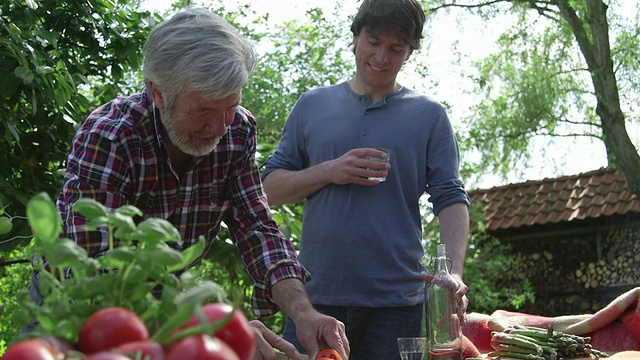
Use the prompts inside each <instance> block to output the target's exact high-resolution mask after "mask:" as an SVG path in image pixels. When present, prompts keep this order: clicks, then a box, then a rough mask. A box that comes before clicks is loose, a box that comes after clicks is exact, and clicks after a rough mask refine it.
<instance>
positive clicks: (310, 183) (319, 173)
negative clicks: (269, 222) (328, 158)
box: [263, 162, 331, 206]
mask: <svg viewBox="0 0 640 360" xmlns="http://www.w3.org/2000/svg"><path fill="white" fill-rule="evenodd" d="M330 183H331V174H330V163H329V162H325V163H321V164H318V165H315V166H312V167H309V168H306V169H304V170H297V171H294V170H285V169H277V170H274V171H273V172H271V173H270V174H269V175H267V177H266V178H265V179H264V181H263V186H264V191H265V193H266V194H267V200H268V201H269V205H272V206H273V205H281V204H294V203H298V202H300V201H302V200H303V199H304V198H306V197H307V196H309V195H311V194H313V193H314V192H316V191H318V190H320V189H322V188H323V187H325V186H327V185H328V184H330Z"/></svg>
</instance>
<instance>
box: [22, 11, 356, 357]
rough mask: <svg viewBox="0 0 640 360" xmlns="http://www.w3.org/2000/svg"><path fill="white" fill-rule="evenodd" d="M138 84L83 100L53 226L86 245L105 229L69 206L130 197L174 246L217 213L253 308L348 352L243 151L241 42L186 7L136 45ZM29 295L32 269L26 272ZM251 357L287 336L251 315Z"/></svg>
mask: <svg viewBox="0 0 640 360" xmlns="http://www.w3.org/2000/svg"><path fill="white" fill-rule="evenodd" d="M144 52H145V58H144V61H143V71H144V80H145V85H146V86H145V88H144V89H142V91H141V92H140V93H136V94H133V95H130V96H127V97H119V98H117V99H114V100H113V101H111V102H109V103H107V104H104V105H102V106H100V107H99V108H97V109H96V110H94V111H93V112H92V113H91V114H90V115H89V117H88V118H87V119H86V121H85V122H84V123H83V125H82V127H81V128H80V129H79V130H78V132H77V133H76V134H75V136H74V138H73V143H72V149H71V153H70V154H69V157H68V164H67V169H66V175H65V178H64V184H63V187H62V191H61V193H60V195H59V197H58V199H57V207H58V210H59V212H60V214H61V216H62V219H63V227H64V233H63V234H62V236H63V237H65V238H69V239H73V240H74V241H76V242H77V243H78V244H80V245H82V246H83V247H85V248H86V249H87V250H88V251H89V253H90V255H92V256H98V255H100V254H101V253H103V252H104V251H106V250H107V249H108V239H107V234H106V233H105V232H102V231H92V232H86V231H84V230H83V228H82V227H83V225H84V224H85V223H86V219H85V218H84V217H82V216H80V215H78V214H77V213H74V212H73V205H74V203H75V202H76V201H77V200H78V199H80V198H92V199H95V200H97V201H98V202H100V203H102V204H104V205H105V206H106V207H107V208H108V209H109V210H112V209H116V208H119V207H121V206H123V205H127V204H131V205H135V206H136V207H138V208H139V209H140V210H142V212H143V213H144V214H145V217H155V218H162V219H167V220H168V221H170V222H171V223H172V224H173V225H174V226H175V227H176V228H177V229H178V230H179V232H180V234H181V235H182V238H183V241H184V244H183V245H182V246H178V245H176V247H177V248H178V250H183V249H185V248H187V247H189V246H191V245H192V244H194V243H196V242H197V240H198V238H199V237H200V236H204V237H205V238H206V239H207V240H208V242H209V246H210V244H211V242H213V241H214V239H215V237H216V234H217V233H218V231H219V230H220V226H221V223H222V222H225V223H226V225H227V226H228V228H229V232H230V234H231V235H232V238H233V240H234V242H235V246H236V248H237V249H238V251H239V253H240V254H241V256H242V260H243V263H244V264H245V265H246V268H247V271H248V273H249V275H250V276H251V278H252V279H253V281H254V294H253V298H252V301H253V305H254V311H255V313H256V315H257V316H264V315H269V314H273V313H275V312H276V311H278V310H280V309H281V310H283V311H284V312H285V313H286V314H287V315H288V316H290V317H293V318H294V319H295V323H296V324H297V325H298V326H300V327H303V328H305V329H308V331H309V334H308V336H304V337H303V338H302V339H301V340H302V343H303V345H304V347H305V348H306V349H307V350H308V351H309V352H310V353H311V354H314V355H315V354H316V353H318V351H319V350H320V346H321V345H322V346H330V347H333V348H335V349H337V350H338V351H339V352H340V353H341V355H342V356H347V355H348V342H347V340H346V337H345V334H344V325H343V324H341V323H340V322H338V321H337V320H336V319H334V318H332V317H330V316H326V315H323V314H320V313H318V312H317V311H315V310H314V309H313V308H312V306H311V304H310V302H309V299H308V297H307V295H306V293H305V289H304V282H305V281H307V279H308V272H307V271H306V270H305V268H304V267H303V266H302V265H301V264H300V263H299V262H298V260H297V258H296V256H295V252H294V247H293V245H292V244H291V243H290V242H289V241H288V240H286V239H285V237H284V236H283V235H282V233H281V232H280V231H279V230H278V228H277V226H276V223H275V222H274V220H273V219H272V218H271V215H270V212H269V209H268V205H267V200H266V198H265V196H264V193H263V190H262V186H261V183H260V174H259V170H258V166H257V163H256V161H255V151H256V121H255V119H254V117H253V115H252V114H251V113H250V112H249V111H248V110H246V109H244V108H242V107H241V106H240V102H241V97H242V96H241V95H242V88H243V86H244V85H245V84H246V83H247V81H248V78H249V75H250V74H251V72H252V71H253V70H254V67H255V62H256V57H255V52H254V49H253V47H252V46H251V44H250V43H249V42H248V41H247V40H246V39H244V38H243V37H242V36H240V35H239V34H238V32H237V31H236V29H234V28H233V27H232V26H231V25H230V24H229V23H228V22H226V21H225V20H224V19H223V18H221V17H219V16H217V15H214V14H212V13H211V12H210V11H208V10H206V9H201V8H190V9H187V10H183V11H180V12H178V13H177V14H176V15H174V16H173V17H171V18H170V19H168V20H166V21H165V22H163V23H161V24H159V25H157V26H156V27H155V28H154V29H153V30H152V31H151V34H150V35H149V38H148V40H147V42H146V44H145V48H144ZM32 279H33V286H32V287H31V292H32V297H33V298H34V300H35V301H36V302H38V303H41V302H42V300H43V298H42V295H41V294H39V292H38V276H37V274H34V276H33V277H32ZM252 325H253V326H254V329H256V335H257V337H258V348H257V353H256V359H263V358H273V357H274V356H275V352H274V351H273V346H275V347H278V348H280V349H281V350H283V351H284V352H285V353H287V354H288V355H289V356H290V357H291V358H296V359H297V358H299V354H298V353H297V351H296V350H295V348H294V347H293V346H292V345H291V344H288V343H286V342H284V341H282V339H281V338H279V337H278V336H276V335H275V334H274V333H272V332H271V331H269V330H268V329H267V328H266V327H265V326H264V325H263V324H262V323H260V322H258V321H254V322H252Z"/></svg>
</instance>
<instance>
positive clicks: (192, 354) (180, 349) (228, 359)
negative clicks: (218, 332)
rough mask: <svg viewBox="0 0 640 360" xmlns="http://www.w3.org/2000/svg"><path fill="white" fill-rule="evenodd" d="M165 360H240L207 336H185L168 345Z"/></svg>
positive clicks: (226, 346) (217, 341)
mask: <svg viewBox="0 0 640 360" xmlns="http://www.w3.org/2000/svg"><path fill="white" fill-rule="evenodd" d="M166 360H240V358H239V357H238V355H237V354H236V353H235V351H233V349H231V347H230V346H229V345H227V344H225V343H224V341H222V340H220V339H218V338H212V337H211V336H209V335H207V334H199V335H192V336H187V337H186V338H184V339H180V340H178V341H176V342H174V343H173V344H170V345H169V351H168V352H167V357H166Z"/></svg>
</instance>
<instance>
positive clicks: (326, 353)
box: [316, 349, 342, 360]
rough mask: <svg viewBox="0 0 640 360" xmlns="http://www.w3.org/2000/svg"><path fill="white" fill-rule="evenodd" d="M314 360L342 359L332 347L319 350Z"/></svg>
mask: <svg viewBox="0 0 640 360" xmlns="http://www.w3.org/2000/svg"><path fill="white" fill-rule="evenodd" d="M316 360H342V356H340V354H339V353H338V352H337V351H336V350H334V349H323V350H320V352H319V353H318V356H316Z"/></svg>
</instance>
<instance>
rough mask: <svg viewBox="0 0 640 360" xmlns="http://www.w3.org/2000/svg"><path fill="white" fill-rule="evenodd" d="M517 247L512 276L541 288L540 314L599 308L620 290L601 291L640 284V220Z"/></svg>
mask: <svg viewBox="0 0 640 360" xmlns="http://www.w3.org/2000/svg"><path fill="white" fill-rule="evenodd" d="M512 249H513V256H512V257H511V259H510V260H511V265H510V269H511V270H512V271H510V274H509V276H508V277H509V278H510V279H506V281H513V282H520V283H521V282H522V281H524V280H525V279H527V280H529V281H530V282H531V283H532V285H533V287H534V288H535V291H536V297H537V299H536V303H535V308H536V309H537V310H538V311H537V313H539V314H544V315H550V316H556V315H563V314H569V313H574V314H575V313H583V312H592V311H596V310H598V309H600V308H601V307H602V306H604V305H606V304H607V303H608V302H609V301H610V300H612V299H613V297H615V294H611V296H613V297H612V298H611V299H609V298H603V297H602V296H600V297H598V296H595V295H594V293H595V292H598V291H600V292H606V289H607V288H616V287H620V286H638V285H640V266H638V264H640V225H634V226H627V227H624V226H620V227H614V228H612V229H609V230H608V231H603V232H602V233H595V234H594V233H587V234H586V235H583V236H573V237H562V238H559V237H556V238H548V239H539V238H536V239H530V240H523V241H519V242H518V243H514V244H512ZM594 290H596V291H594ZM611 296H609V297H611Z"/></svg>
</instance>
